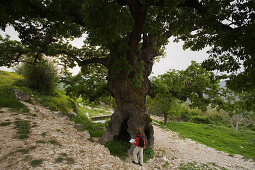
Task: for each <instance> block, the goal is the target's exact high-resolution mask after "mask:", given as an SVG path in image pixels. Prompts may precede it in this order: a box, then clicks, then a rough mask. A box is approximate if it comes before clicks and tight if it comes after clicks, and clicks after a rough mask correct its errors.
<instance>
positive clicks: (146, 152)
mask: <svg viewBox="0 0 255 170" xmlns="http://www.w3.org/2000/svg"><path fill="white" fill-rule="evenodd" d="M154 155H155V152H154V151H153V149H152V147H147V148H145V149H144V151H143V161H144V162H147V161H148V160H149V159H152V158H154Z"/></svg>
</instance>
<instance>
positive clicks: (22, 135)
mask: <svg viewBox="0 0 255 170" xmlns="http://www.w3.org/2000/svg"><path fill="white" fill-rule="evenodd" d="M14 124H15V127H14V128H15V129H17V134H18V138H19V139H26V138H28V137H29V136H28V135H29V133H30V126H31V125H30V122H29V121H27V120H20V119H17V120H16V121H15V122H14Z"/></svg>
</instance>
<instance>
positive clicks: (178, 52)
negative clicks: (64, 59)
mask: <svg viewBox="0 0 255 170" xmlns="http://www.w3.org/2000/svg"><path fill="white" fill-rule="evenodd" d="M0 34H1V35H2V36H3V35H4V34H9V35H10V36H11V39H13V40H19V38H18V33H17V32H15V30H14V29H13V28H12V27H7V29H6V31H5V32H3V31H0ZM84 38H85V37H82V38H79V39H75V40H74V41H73V42H72V44H73V45H74V46H77V47H81V46H82V44H83V40H84ZM182 45H183V42H179V43H175V42H173V38H170V39H169V44H168V45H167V46H166V57H165V58H161V59H160V61H159V62H156V63H155V64H154V65H153V68H152V72H153V73H152V75H151V76H157V75H160V74H164V73H166V72H167V71H168V70H169V69H176V70H184V69H186V68H187V67H188V66H189V65H190V64H191V61H196V62H198V63H201V62H202V61H204V60H205V59H206V58H208V54H207V53H206V51H207V50H206V49H204V50H202V51H190V50H183V48H182ZM0 70H6V71H11V70H10V69H8V68H6V67H0ZM72 71H73V73H74V74H76V73H78V72H79V67H76V68H74V69H73V70H72Z"/></svg>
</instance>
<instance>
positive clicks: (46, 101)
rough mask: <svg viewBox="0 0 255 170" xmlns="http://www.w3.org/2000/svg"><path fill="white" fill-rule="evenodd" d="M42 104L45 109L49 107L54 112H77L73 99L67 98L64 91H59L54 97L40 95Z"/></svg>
mask: <svg viewBox="0 0 255 170" xmlns="http://www.w3.org/2000/svg"><path fill="white" fill-rule="evenodd" d="M38 96H39V97H40V99H42V100H41V104H42V105H44V106H45V107H49V108H50V110H53V111H62V112H64V113H66V112H69V111H76V107H77V106H76V103H75V101H74V100H73V99H71V98H70V97H68V96H66V95H65V93H64V91H61V90H57V91H56V92H55V93H54V95H52V96H46V95H39V94H38Z"/></svg>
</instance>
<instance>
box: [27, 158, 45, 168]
mask: <svg viewBox="0 0 255 170" xmlns="http://www.w3.org/2000/svg"><path fill="white" fill-rule="evenodd" d="M42 163H43V160H42V159H35V160H32V161H31V162H30V163H29V164H30V165H31V166H32V167H37V166H41V164H42Z"/></svg>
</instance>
